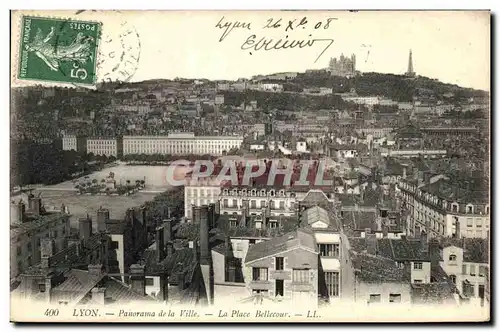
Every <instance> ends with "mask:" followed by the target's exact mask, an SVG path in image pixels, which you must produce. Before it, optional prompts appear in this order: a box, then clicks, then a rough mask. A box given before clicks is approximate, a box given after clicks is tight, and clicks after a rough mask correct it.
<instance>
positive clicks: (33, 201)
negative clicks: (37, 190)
mask: <svg viewBox="0 0 500 332" xmlns="http://www.w3.org/2000/svg"><path fill="white" fill-rule="evenodd" d="M28 207H29V210H30V212H31V213H33V214H34V215H37V216H38V215H40V212H41V208H42V199H41V198H40V197H35V196H34V195H33V194H30V195H29V196H28Z"/></svg>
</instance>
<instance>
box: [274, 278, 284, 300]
mask: <svg viewBox="0 0 500 332" xmlns="http://www.w3.org/2000/svg"><path fill="white" fill-rule="evenodd" d="M283 295H285V282H284V281H283V280H280V279H276V294H275V296H283Z"/></svg>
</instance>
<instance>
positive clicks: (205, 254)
mask: <svg viewBox="0 0 500 332" xmlns="http://www.w3.org/2000/svg"><path fill="white" fill-rule="evenodd" d="M200 212H201V213H200V262H201V264H209V262H210V250H209V248H208V246H209V244H208V232H209V229H208V216H207V214H208V206H206V205H204V206H203V208H202V209H201V211H200Z"/></svg>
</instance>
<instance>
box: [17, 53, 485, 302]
mask: <svg viewBox="0 0 500 332" xmlns="http://www.w3.org/2000/svg"><path fill="white" fill-rule="evenodd" d="M396 86H397V87H399V88H398V89H397V91H394V89H395V87H396ZM437 87H439V88H437ZM12 100H13V105H12V109H13V114H14V115H13V116H12V119H11V121H12V134H11V140H12V142H13V144H14V143H15V144H19V145H16V146H27V147H29V148H26V151H37V152H36V153H37V154H36V156H37V157H36V158H34V157H33V158H31V157H28V156H27V155H28V152H25V151H24V150H23V149H20V148H19V149H17V151H14V152H13V157H12V163H13V168H14V170H13V180H12V183H13V186H12V188H11V190H12V195H11V196H12V197H11V220H10V237H11V241H10V246H11V253H10V255H11V260H10V279H11V291H12V294H13V295H15V296H18V297H19V298H22V299H27V300H30V301H31V300H32V301H44V302H46V303H51V304H58V305H70V306H78V305H90V304H99V305H112V304H114V303H120V304H122V303H131V302H134V303H135V302H144V303H168V304H183V305H217V304H220V303H225V302H226V301H228V299H229V300H231V301H233V302H234V303H235V305H237V304H245V303H250V304H254V305H256V306H259V305H262V306H265V305H266V304H268V303H274V304H275V303H283V305H288V304H289V303H295V304H301V305H306V306H308V307H310V308H316V307H321V306H324V305H329V304H332V305H334V304H337V305H340V304H341V303H343V301H352V302H356V303H358V304H366V305H376V304H377V303H383V304H388V303H404V304H430V303H433V304H436V303H438V304H443V305H444V304H446V305H454V306H460V305H462V304H464V303H468V304H472V305H477V306H478V307H484V306H489V305H490V279H489V271H490V263H489V262H490V249H489V248H490V236H491V234H490V196H489V192H490V190H489V181H490V175H489V131H488V130H489V107H490V106H489V97H488V95H487V94H486V93H484V92H482V91H475V90H467V89H462V88H458V87H455V86H447V85H444V84H442V83H439V82H436V81H434V80H430V79H427V78H422V77H419V76H418V75H417V73H416V71H415V69H414V67H413V58H412V52H411V50H410V52H409V59H408V69H407V72H406V73H402V75H386V76H384V75H383V74H377V73H359V72H357V71H356V56H355V55H354V54H353V55H352V56H351V57H345V56H344V55H341V56H340V58H338V59H337V58H332V59H331V60H330V62H329V66H328V68H327V70H323V71H312V72H306V73H277V74H273V75H259V76H255V77H253V78H252V79H251V80H243V79H242V80H238V81H234V82H229V81H219V82H211V81H208V80H182V79H179V80H173V81H166V80H165V81H151V82H143V83H137V84H128V85H125V86H119V87H116V86H104V87H101V89H98V90H97V91H92V92H89V91H88V90H83V89H59V90H58V89H56V88H46V87H34V88H29V89H28V88H19V89H13V91H12ZM23 144H24V145H23ZM22 153H26V154H25V155H22ZM30 153H31V152H30ZM187 156H189V157H190V158H189V159H190V160H191V161H193V162H194V161H195V160H197V159H200V160H209V161H212V162H213V163H214V165H215V166H216V167H215V170H214V172H212V174H210V175H209V176H205V177H203V178H198V177H195V176H193V173H191V172H190V171H189V170H188V171H186V173H185V175H183V177H185V179H186V184H185V185H184V186H181V187H172V188H165V192H163V193H160V194H159V195H158V196H157V197H154V196H151V198H149V199H148V200H147V201H146V202H144V203H140V204H137V203H134V202H136V201H132V200H130V201H124V203H123V204H122V205H121V206H122V209H121V211H113V210H111V211H110V209H109V208H107V207H103V205H106V203H107V200H108V199H110V198H111V196H110V195H109V193H108V195H106V194H102V195H99V196H97V195H96V196H92V195H91V194H88V195H87V194H81V193H80V192H78V190H76V189H75V190H73V186H72V185H69V186H68V187H64V188H63V187H62V184H61V183H64V182H65V183H71V182H72V181H76V180H77V179H81V178H86V177H89V176H91V175H92V172H93V170H89V169H90V168H89V167H90V166H89V165H92V163H96V162H97V161H98V160H100V159H99V158H98V157H101V158H104V159H103V160H105V162H102V165H101V166H100V167H102V169H103V170H104V171H106V170H107V169H108V167H114V168H113V170H112V172H114V173H117V176H118V175H120V174H119V172H120V171H115V170H122V171H123V170H124V169H127V168H128V169H132V170H133V171H132V172H134V173H136V174H137V178H143V177H144V178H146V175H145V174H143V173H141V172H144V168H134V167H138V166H137V164H140V165H141V166H142V165H145V166H147V167H149V168H151V169H155V167H160V168H161V173H162V174H164V172H163V171H164V170H165V169H166V168H168V167H169V166H168V163H169V162H170V161H174V160H176V159H177V158H181V159H182V158H184V157H187ZM111 157H112V158H111ZM284 159H286V160H310V161H311V162H312V164H313V167H312V169H311V170H310V172H309V173H307V172H306V175H307V178H308V179H311V181H310V182H309V183H310V184H309V185H301V184H300V181H299V179H301V176H302V173H303V172H302V168H301V167H296V166H294V167H293V169H288V171H290V172H291V184H289V183H285V181H284V180H283V177H282V176H277V177H276V178H275V179H274V181H272V182H271V183H269V182H268V177H269V176H270V170H271V164H272V163H279V162H280V160H284ZM319 161H321V162H322V163H321V164H322V165H326V167H325V169H322V170H321V172H319V171H318V167H319V166H318V164H319V163H318V162H319ZM158 162H163V163H164V164H161V165H158V164H157V163H158ZM228 162H232V163H234V165H235V168H236V170H237V176H236V179H237V181H236V182H234V181H229V182H228V181H220V180H219V178H218V177H217V175H219V173H220V172H221V171H222V169H223V166H224V165H226V163H228ZM249 162H257V163H259V164H260V165H263V166H264V168H265V171H264V172H263V173H262V174H260V175H258V176H256V177H255V178H253V179H252V181H251V182H250V183H249V184H245V183H243V182H242V178H243V172H244V170H245V168H246V167H247V166H248V165H249ZM117 163H118V166H117ZM26 165H27V166H26ZM23 167H27V169H29V170H30V172H31V173H30V174H28V175H26V174H22V172H25V171H26V170H25V168H23ZM64 167H66V168H64ZM282 169H285V168H282ZM75 170H76V171H75ZM42 171H43V173H40V172H42ZM26 172H27V171H26ZM37 172H38V173H37ZM50 172H54V173H55V174H52V173H50ZM110 172H111V171H110ZM32 173H33V174H32ZM49 173H50V174H49ZM75 174H76V175H75ZM318 174H321V176H322V178H323V179H328V180H331V184H327V185H325V184H323V183H319V182H315V181H314V179H315V177H317V176H318ZM44 177H47V178H48V177H50V178H51V179H52V178H53V179H57V180H54V181H53V182H54V183H50V188H49V189H50V191H51V192H57V191H58V190H60V191H61V192H62V193H63V194H62V195H61V196H59V198H58V199H57V201H58V204H57V206H59V207H52V208H51V207H49V206H48V204H45V200H46V199H45V197H44V195H43V193H44V190H49V189H47V188H46V187H45V186H44V185H41V186H39V187H36V186H37V185H39V183H38V182H37V181H36V180H33V179H41V181H44ZM155 181H156V182H161V181H164V179H160V178H156V179H152V178H148V179H147V180H146V185H148V184H149V182H155ZM96 182H98V180H96ZM102 182H103V186H105V184H104V183H106V180H105V179H103V180H102ZM73 183H74V182H73ZM30 186H33V188H32V187H30ZM58 186H59V187H58ZM27 187H29V190H28V189H26V188H27ZM32 191H34V192H32ZM36 192H39V193H36ZM40 193H42V194H40ZM173 193H176V194H175V195H174V194H173ZM134 195H136V196H137V195H143V194H141V193H135V194H132V195H131V197H132V198H133V197H134ZM108 196H109V197H108ZM70 197H71V199H70ZM94 198H95V199H94ZM123 198H124V199H128V196H125V197H123ZM49 199H52V200H53V198H50V197H49ZM79 200H81V201H82V202H83V201H84V200H85V202H86V203H85V204H83V203H82V204H81V205H79V204H78V203H74V202H75V201H76V202H78V201H79ZM68 201H71V202H73V203H68ZM89 202H90V203H89ZM71 204H73V205H74V206H71ZM82 209H83V210H84V212H83V214H82V212H75V213H77V214H78V215H77V216H76V217H75V216H74V215H73V213H74V212H73V211H81V210H82ZM111 214H115V215H118V216H119V217H111Z"/></svg>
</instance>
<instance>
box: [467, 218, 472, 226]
mask: <svg viewBox="0 0 500 332" xmlns="http://www.w3.org/2000/svg"><path fill="white" fill-rule="evenodd" d="M472 225H473V223H472V218H467V227H472Z"/></svg>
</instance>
